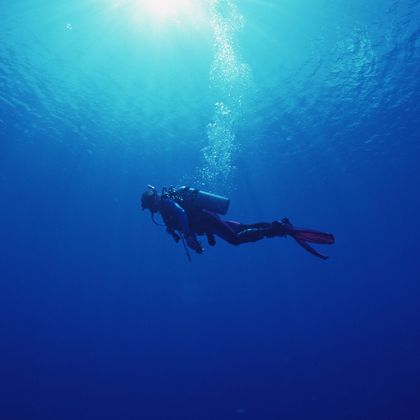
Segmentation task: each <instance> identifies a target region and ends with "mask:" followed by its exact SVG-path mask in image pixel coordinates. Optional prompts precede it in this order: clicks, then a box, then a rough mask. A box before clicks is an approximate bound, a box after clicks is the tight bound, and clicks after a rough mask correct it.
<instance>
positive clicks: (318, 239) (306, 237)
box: [290, 227, 335, 245]
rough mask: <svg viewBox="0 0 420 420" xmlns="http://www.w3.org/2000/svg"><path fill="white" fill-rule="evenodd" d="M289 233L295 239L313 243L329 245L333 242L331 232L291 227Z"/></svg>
mask: <svg viewBox="0 0 420 420" xmlns="http://www.w3.org/2000/svg"><path fill="white" fill-rule="evenodd" d="M290 235H292V236H293V237H294V238H295V239H299V240H301V241H306V242H311V243H313V244H323V245H331V244H333V243H334V242H335V238H334V235H333V234H332V233H326V232H320V231H318V230H312V229H302V228H295V227H293V228H292V229H291V232H290Z"/></svg>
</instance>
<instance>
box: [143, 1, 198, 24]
mask: <svg viewBox="0 0 420 420" xmlns="http://www.w3.org/2000/svg"><path fill="white" fill-rule="evenodd" d="M137 3H138V8H139V10H138V11H139V12H140V13H144V14H145V15H147V16H149V18H150V19H152V20H153V21H154V22H156V23H169V22H170V21H172V22H177V23H182V22H181V21H187V20H189V21H191V22H192V21H194V20H197V19H199V18H200V17H201V16H202V12H203V10H202V3H203V1H202V0H201V1H200V0H137Z"/></svg>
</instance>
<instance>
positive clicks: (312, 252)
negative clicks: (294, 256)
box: [291, 235, 328, 260]
mask: <svg viewBox="0 0 420 420" xmlns="http://www.w3.org/2000/svg"><path fill="white" fill-rule="evenodd" d="M291 236H292V238H293V239H294V240H295V241H296V242H297V243H298V244H299V245H300V246H301V247H302V248H304V249H306V251H308V252H310V253H311V254H312V255H315V256H316V257H318V258H321V259H323V260H327V259H328V257H327V256H326V255H322V254H320V253H319V252H318V251H317V250H316V249H314V248H312V247H311V246H310V245H309V244H307V243H306V242H305V241H303V240H301V239H299V238H296V237H295V236H294V235H291Z"/></svg>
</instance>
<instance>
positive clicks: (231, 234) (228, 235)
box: [141, 185, 334, 261]
mask: <svg viewBox="0 0 420 420" xmlns="http://www.w3.org/2000/svg"><path fill="white" fill-rule="evenodd" d="M141 207H142V210H145V209H148V210H150V212H151V215H152V220H153V222H154V223H155V224H157V225H159V223H157V222H156V221H155V219H154V216H155V214H156V213H160V214H161V216H162V219H163V222H164V225H161V226H165V227H166V231H167V232H168V233H169V234H170V235H171V236H172V237H173V238H174V240H175V242H179V241H180V240H182V242H183V244H184V247H185V251H186V253H187V256H188V259H189V260H190V261H191V258H190V255H189V253H188V249H187V245H188V247H189V248H191V249H192V250H194V251H195V252H197V253H198V254H201V253H202V252H203V247H202V246H201V244H200V242H199V241H198V239H197V235H198V236H203V235H205V236H206V237H207V242H208V244H209V245H210V246H214V245H215V244H216V239H215V236H218V237H220V238H222V239H223V240H225V241H226V242H229V243H230V244H232V245H240V244H243V243H247V242H256V241H259V240H261V239H264V238H275V237H285V236H291V237H292V238H293V239H294V240H295V241H296V242H297V243H298V244H299V245H300V246H302V247H303V248H304V249H305V250H306V251H308V252H310V253H311V254H312V255H315V256H316V257H319V258H322V259H323V260H325V259H327V258H328V257H327V256H325V255H322V254H320V253H319V252H318V251H317V250H315V249H314V248H313V247H312V246H310V245H309V244H308V242H310V243H315V244H324V245H331V244H333V243H334V236H333V235H332V234H331V233H324V232H319V231H317V230H312V229H303V228H297V227H295V226H293V225H292V224H291V223H290V221H289V219H287V218H284V219H282V220H280V221H278V220H275V221H273V222H271V223H270V222H261V223H252V224H245V223H239V222H235V221H230V220H223V219H222V218H221V217H220V215H225V214H226V213H227V211H228V208H229V199H228V198H226V197H222V196H219V195H216V194H211V193H208V192H205V191H201V190H198V189H195V188H190V187H180V188H174V187H165V188H163V190H162V193H161V194H159V193H158V191H157V189H156V188H155V187H153V186H151V185H149V186H148V190H147V191H145V192H144V193H143V195H142V197H141ZM185 243H186V244H185Z"/></svg>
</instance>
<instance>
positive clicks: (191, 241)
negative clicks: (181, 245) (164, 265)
mask: <svg viewBox="0 0 420 420" xmlns="http://www.w3.org/2000/svg"><path fill="white" fill-rule="evenodd" d="M185 240H186V241H187V245H188V246H189V247H190V248H191V249H193V250H194V251H195V252H196V253H197V254H202V253H203V251H204V250H203V247H202V246H201V244H200V242H198V239H197V238H196V237H195V235H191V234H190V235H186V236H185Z"/></svg>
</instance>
